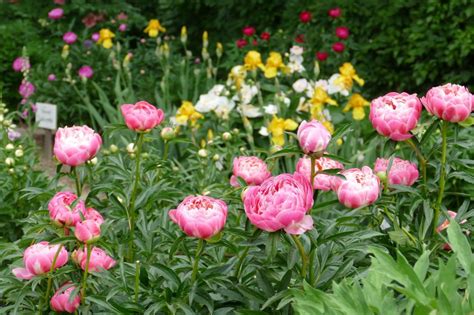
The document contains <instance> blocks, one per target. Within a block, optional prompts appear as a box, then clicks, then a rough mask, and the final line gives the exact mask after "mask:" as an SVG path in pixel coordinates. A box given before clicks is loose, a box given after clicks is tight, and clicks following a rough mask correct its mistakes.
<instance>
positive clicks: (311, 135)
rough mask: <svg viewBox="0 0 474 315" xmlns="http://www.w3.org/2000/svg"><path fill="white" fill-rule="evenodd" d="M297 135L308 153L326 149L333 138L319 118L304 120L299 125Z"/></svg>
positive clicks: (301, 145)
mask: <svg viewBox="0 0 474 315" xmlns="http://www.w3.org/2000/svg"><path fill="white" fill-rule="evenodd" d="M297 136H298V141H299V143H300V147H301V149H302V150H303V152H304V153H306V154H311V153H316V152H322V151H324V150H326V147H327V146H328V144H329V141H330V140H331V134H330V133H329V131H328V130H327V129H326V127H324V125H323V124H321V123H320V122H319V121H317V120H311V121H310V122H306V121H303V122H302V123H301V124H300V126H299V127H298V133H297Z"/></svg>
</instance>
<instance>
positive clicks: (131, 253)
mask: <svg viewBox="0 0 474 315" xmlns="http://www.w3.org/2000/svg"><path fill="white" fill-rule="evenodd" d="M144 137H145V134H144V133H143V132H140V133H138V134H137V152H136V154H135V180H134V182H133V188H132V195H131V196H130V203H129V205H128V212H129V215H130V227H129V228H130V235H129V239H130V240H129V243H128V261H129V262H131V261H133V259H134V256H135V250H134V240H135V220H136V211H135V201H136V199H137V192H138V184H139V182H140V157H141V153H142V147H143V139H144Z"/></svg>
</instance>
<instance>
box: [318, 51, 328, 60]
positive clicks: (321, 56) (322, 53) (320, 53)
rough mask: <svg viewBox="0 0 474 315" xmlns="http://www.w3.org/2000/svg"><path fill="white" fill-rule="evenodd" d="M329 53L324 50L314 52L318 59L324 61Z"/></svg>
mask: <svg viewBox="0 0 474 315" xmlns="http://www.w3.org/2000/svg"><path fill="white" fill-rule="evenodd" d="M328 57H329V54H328V53H327V52H325V51H317V52H316V58H318V60H319V61H324V60H326V59H328Z"/></svg>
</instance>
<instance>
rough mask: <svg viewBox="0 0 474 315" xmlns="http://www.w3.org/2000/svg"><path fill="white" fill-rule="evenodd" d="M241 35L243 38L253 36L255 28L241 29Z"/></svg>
mask: <svg viewBox="0 0 474 315" xmlns="http://www.w3.org/2000/svg"><path fill="white" fill-rule="evenodd" d="M242 33H243V34H244V35H245V36H253V35H254V34H255V27H253V26H246V27H244V28H243V29H242Z"/></svg>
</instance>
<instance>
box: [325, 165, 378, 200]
mask: <svg viewBox="0 0 474 315" xmlns="http://www.w3.org/2000/svg"><path fill="white" fill-rule="evenodd" d="M340 174H341V175H343V176H344V177H345V179H342V178H340V177H336V176H334V180H333V190H334V191H335V192H336V194H337V198H338V199H339V202H340V203H342V204H343V205H344V206H346V207H348V208H359V207H363V206H368V205H370V204H372V203H374V202H375V201H376V200H377V199H378V197H379V193H380V180H379V178H378V177H377V176H375V175H374V173H373V172H372V170H371V169H370V167H368V166H364V167H362V169H358V168H351V169H348V170H345V171H342V172H341V173H340Z"/></svg>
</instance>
